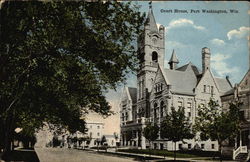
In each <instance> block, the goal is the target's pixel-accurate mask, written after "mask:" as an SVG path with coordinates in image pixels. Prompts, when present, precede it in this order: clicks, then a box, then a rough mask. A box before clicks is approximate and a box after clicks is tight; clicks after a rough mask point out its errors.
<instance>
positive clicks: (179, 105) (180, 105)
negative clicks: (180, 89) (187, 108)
mask: <svg viewBox="0 0 250 162" xmlns="http://www.w3.org/2000/svg"><path fill="white" fill-rule="evenodd" d="M182 107H183V106H182V102H181V101H178V108H179V109H180V108H182Z"/></svg>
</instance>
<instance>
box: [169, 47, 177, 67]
mask: <svg viewBox="0 0 250 162" xmlns="http://www.w3.org/2000/svg"><path fill="white" fill-rule="evenodd" d="M178 63H179V60H178V59H177V56H176V54H175V52H174V50H173V52H172V56H171V58H170V60H169V62H168V64H169V66H170V69H171V70H175V69H176V67H177V64H178Z"/></svg>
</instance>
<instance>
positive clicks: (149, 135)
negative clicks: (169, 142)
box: [143, 123, 159, 143]
mask: <svg viewBox="0 0 250 162" xmlns="http://www.w3.org/2000/svg"><path fill="white" fill-rule="evenodd" d="M143 135H144V137H145V138H146V139H147V140H148V141H149V143H150V142H151V141H155V140H156V139H157V138H158V137H159V127H158V125H157V124H152V123H147V125H146V127H145V128H144V129H143Z"/></svg>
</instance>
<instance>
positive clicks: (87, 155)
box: [35, 148, 135, 162]
mask: <svg viewBox="0 0 250 162" xmlns="http://www.w3.org/2000/svg"><path fill="white" fill-rule="evenodd" d="M35 150H36V153H37V156H38V158H39V160H40V162H132V161H135V160H134V159H132V158H125V157H123V158H120V157H114V156H108V155H102V154H96V153H92V152H87V151H83V150H75V149H66V148H35Z"/></svg>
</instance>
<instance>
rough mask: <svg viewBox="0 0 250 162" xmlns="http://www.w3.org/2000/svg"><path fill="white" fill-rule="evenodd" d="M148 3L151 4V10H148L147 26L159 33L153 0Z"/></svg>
mask: <svg viewBox="0 0 250 162" xmlns="http://www.w3.org/2000/svg"><path fill="white" fill-rule="evenodd" d="M148 4H149V11H148V17H147V20H146V24H145V28H147V29H149V30H150V31H152V32H157V33H158V28H157V25H156V21H155V17H154V14H153V9H152V1H150V2H149V3H148Z"/></svg>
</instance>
